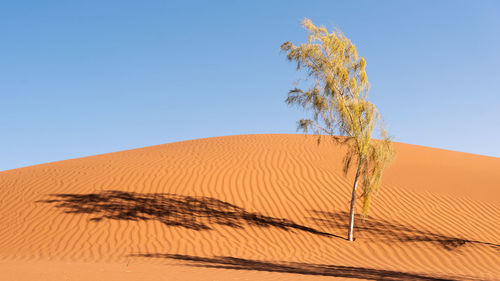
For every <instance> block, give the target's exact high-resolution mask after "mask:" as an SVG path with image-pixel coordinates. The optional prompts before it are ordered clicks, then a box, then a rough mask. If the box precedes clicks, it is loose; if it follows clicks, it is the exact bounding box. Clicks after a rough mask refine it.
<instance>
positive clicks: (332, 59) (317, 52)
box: [281, 19, 394, 241]
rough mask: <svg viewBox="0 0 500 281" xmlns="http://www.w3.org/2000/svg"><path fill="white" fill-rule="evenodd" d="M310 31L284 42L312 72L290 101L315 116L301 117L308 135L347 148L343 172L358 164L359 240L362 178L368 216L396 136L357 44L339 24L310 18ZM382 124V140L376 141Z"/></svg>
mask: <svg viewBox="0 0 500 281" xmlns="http://www.w3.org/2000/svg"><path fill="white" fill-rule="evenodd" d="M302 26H303V27H304V28H305V29H306V30H307V31H308V33H309V36H308V40H307V43H302V44H300V45H299V46H295V45H294V44H292V43H290V42H285V43H283V44H282V45H281V50H282V51H285V52H286V53H287V58H288V60H289V61H294V62H296V63H297V70H300V69H305V70H306V71H307V76H306V81H308V82H309V83H308V87H307V89H306V90H302V89H299V88H294V89H292V90H290V91H289V93H288V97H287V99H286V103H287V104H288V105H297V106H299V107H302V108H303V109H305V110H306V111H310V112H312V118H311V119H301V120H300V121H298V129H299V130H303V131H304V132H305V133H306V134H307V133H308V131H313V132H314V133H315V134H316V135H317V136H318V144H319V143H320V141H321V135H325V134H326V135H329V136H331V138H332V139H333V140H334V141H335V142H336V143H337V144H341V145H344V146H346V147H347V153H346V155H345V158H344V163H343V164H344V166H343V172H344V174H345V175H346V176H347V174H348V172H349V170H350V168H351V167H352V166H355V167H356V172H355V176H354V183H353V186H352V198H351V206H350V211H349V229H348V239H349V241H353V240H354V237H353V228H354V210H355V203H356V190H357V187H358V182H361V186H362V189H363V192H362V194H361V195H360V198H361V199H363V209H362V215H363V217H366V215H367V214H368V210H369V207H370V202H371V198H372V195H373V194H375V193H376V192H377V191H378V188H379V185H380V180H381V178H382V174H383V171H384V168H385V167H386V166H387V164H389V163H390V161H391V160H392V158H393V155H394V152H393V150H392V143H391V140H390V139H389V138H388V136H387V133H386V131H385V129H384V128H383V126H382V123H381V122H380V114H379V112H378V111H377V108H376V107H375V105H373V104H372V103H370V102H369V101H368V98H367V95H368V90H369V84H368V78H367V76H366V61H365V59H364V58H363V57H360V56H359V55H358V52H357V49H356V47H355V46H354V44H353V43H352V42H351V41H350V40H349V39H348V38H347V37H346V36H345V35H344V34H343V33H342V32H341V31H340V30H338V29H336V30H333V31H332V32H331V33H329V32H328V30H327V29H326V28H325V27H316V26H315V25H314V24H313V23H312V22H311V21H310V20H309V19H304V21H302ZM377 125H379V134H380V138H381V140H372V133H373V131H374V129H375V127H376V126H377Z"/></svg>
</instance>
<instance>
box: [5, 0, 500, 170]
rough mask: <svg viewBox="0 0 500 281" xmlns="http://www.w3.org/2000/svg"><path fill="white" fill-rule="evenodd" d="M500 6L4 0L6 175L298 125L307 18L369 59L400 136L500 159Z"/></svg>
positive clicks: (374, 90) (376, 92) (374, 96)
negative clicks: (297, 50) (290, 48)
mask: <svg viewBox="0 0 500 281" xmlns="http://www.w3.org/2000/svg"><path fill="white" fill-rule="evenodd" d="M499 15H500V1H434V0H432V1H268V0H267V1H199V2H194V1H123V0H120V1H110V0H106V1H102V0H99V1H23V0H16V1H2V2H1V3H0V38H1V44H0V96H1V103H0V106H1V108H0V116H1V118H0V128H1V132H2V135H1V138H0V170H6V169H12V168H17V167H23V166H27V165H33V164H39V163H45V162H50V161H57V160H63V159H70V158H76V157H82V156H87V155H94V154H100V153H106V152H113V151H119V150H124V149H131V148H138V147H144V146H149V145H155V144H162V143H168V142H174V141H180V140H187V139H195V138H203V137H212V136H222V135H236V134H255V133H295V132H296V131H295V128H296V123H295V122H296V121H297V120H298V119H300V118H301V117H304V113H303V112H301V111H299V110H298V109H296V108H289V107H287V106H286V105H285V103H284V102H283V101H284V99H285V97H286V94H287V92H288V90H289V89H290V88H292V86H293V82H294V80H296V79H298V78H300V77H301V76H300V73H297V72H296V71H295V65H293V64H292V63H289V62H288V61H287V60H286V59H285V55H284V54H283V53H280V49H279V47H280V45H281V43H283V42H284V41H292V42H295V43H300V42H303V41H304V40H305V39H306V33H305V32H304V31H303V30H302V28H301V26H300V21H301V20H302V19H303V18H305V17H308V18H310V19H311V20H312V21H313V22H314V23H315V24H318V25H326V26H327V27H328V28H331V27H334V26H337V27H339V28H340V29H341V30H342V31H343V32H344V33H345V34H346V35H347V36H348V37H349V38H350V39H351V40H352V41H353V42H354V43H355V44H356V45H357V47H358V50H359V52H360V54H361V55H362V56H364V57H365V58H366V60H367V72H368V78H369V80H370V83H371V92H370V99H371V101H372V102H374V103H375V104H376V105H377V107H378V108H379V110H380V111H381V113H382V115H383V118H384V120H385V122H386V124H387V125H388V126H389V129H390V132H391V134H392V135H393V136H394V140H395V141H399V142H405V143H412V144H419V145H425V146H432V147H438V148H445V149H451V150H457V151H464V152H470V153H477V154H484V155H490V156H496V157H500V145H499V144H500V95H499V82H500V68H499V66H500V53H499V51H500V19H499V18H500V17H499Z"/></svg>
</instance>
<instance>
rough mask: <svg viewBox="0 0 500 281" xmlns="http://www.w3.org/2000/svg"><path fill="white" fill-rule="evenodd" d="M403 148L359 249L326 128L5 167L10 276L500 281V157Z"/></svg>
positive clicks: (5, 246) (2, 228)
mask: <svg viewBox="0 0 500 281" xmlns="http://www.w3.org/2000/svg"><path fill="white" fill-rule="evenodd" d="M395 147H396V150H397V153H398V155H397V159H396V161H395V163H394V164H393V165H392V166H391V167H390V168H389V170H388V171H387V173H386V176H385V178H384V181H383V184H382V189H381V192H380V194H379V195H378V196H377V197H376V200H375V201H374V206H373V208H372V211H371V213H370V217H369V219H367V220H366V221H364V222H362V221H361V220H359V221H357V222H356V223H357V227H358V228H357V232H356V233H355V235H356V237H357V240H356V241H355V242H354V243H350V242H348V241H346V240H345V239H344V237H346V224H347V216H346V214H345V212H346V211H347V210H348V205H349V199H350V193H349V192H350V185H351V182H352V180H351V178H345V177H344V176H343V175H342V173H341V169H340V167H341V159H342V149H340V148H338V147H335V146H332V145H328V144H327V143H326V142H324V143H323V144H322V145H320V146H319V147H318V146H317V145H316V140H315V139H314V138H313V137H305V136H303V135H244V136H230V137H219V138H208V139H199V140H192V141H183V142H177V143H170V144H165V145H158V146H151V147H146V148H141V149H134V150H128V151H122V152H116V153H109V154H103V155H97V156H92V157H85V158H79V159H72V160H67V161H60V162H54V163H48V164H43V165H37V166H31V167H26V168H21V169H15V170H9V171H4V172H0V185H1V188H0V276H3V278H0V279H1V280H35V279H36V280H193V279H195V280H196V279H198V280H304V279H306V280H323V279H332V278H333V277H341V278H346V279H350V278H361V279H363V278H364V279H373V280H380V279H383V278H387V279H388V280H434V279H433V278H447V279H467V278H470V279H488V280H495V279H496V280H500V246H499V244H500V181H499V176H500V159H499V158H493V157H486V156H479V155H473V154H466V153H460V152H453V151H445V150H440V149H434V148H427V147H420V146H414V145H408V144H399V143H397V144H395ZM358 209H359V208H358Z"/></svg>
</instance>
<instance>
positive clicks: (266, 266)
mask: <svg viewBox="0 0 500 281" xmlns="http://www.w3.org/2000/svg"><path fill="white" fill-rule="evenodd" d="M130 256H133V257H144V258H165V259H175V260H183V261H188V262H190V264H189V265H190V266H195V267H207V268H222V269H236V270H256V271H267V272H282V273H294V274H304V275H321V276H332V277H343V278H356V279H366V280H395V281H397V280H414V281H415V280H419V281H423V280H427V281H430V280H433V281H436V280H454V279H445V278H439V277H433V276H427V275H420V274H414V273H406V272H399V271H391V270H382V269H372V268H364V267H353V266H339V265H325V264H312V263H295V262H294V263H290V262H269V261H259V260H250V259H241V258H235V257H211V258H208V257H198V256H189V255H170V254H136V255H130ZM460 279H461V280H464V278H460Z"/></svg>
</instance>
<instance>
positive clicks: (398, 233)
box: [312, 211, 500, 250]
mask: <svg viewBox="0 0 500 281" xmlns="http://www.w3.org/2000/svg"><path fill="white" fill-rule="evenodd" d="M313 213H314V214H315V215H316V216H317V217H314V218H312V219H313V220H315V221H316V222H317V223H318V224H320V225H323V226H326V227H328V228H329V229H332V228H333V229H339V230H345V229H347V227H348V225H349V222H348V218H349V214H348V213H347V212H337V213H330V212H323V211H313ZM354 225H355V231H356V232H357V233H358V235H360V234H361V235H362V234H369V235H373V236H374V237H376V239H386V240H388V241H390V242H394V241H398V242H430V243H434V244H436V245H438V246H440V247H443V248H445V249H447V250H453V249H456V248H458V247H460V246H463V245H465V244H468V243H469V244H482V245H488V246H491V247H494V248H499V247H500V245H497V244H493V243H488V242H481V241H475V240H469V239H464V238H459V237H453V236H447V235H442V234H438V233H434V232H431V231H428V230H422V229H418V228H416V227H413V226H408V225H403V224H400V223H395V222H391V221H387V220H382V219H373V218H371V217H368V218H366V219H365V220H363V219H362V218H361V216H360V215H356V216H355V223H354Z"/></svg>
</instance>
